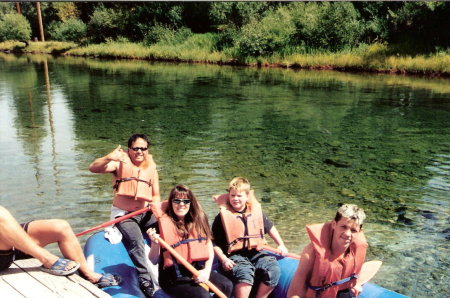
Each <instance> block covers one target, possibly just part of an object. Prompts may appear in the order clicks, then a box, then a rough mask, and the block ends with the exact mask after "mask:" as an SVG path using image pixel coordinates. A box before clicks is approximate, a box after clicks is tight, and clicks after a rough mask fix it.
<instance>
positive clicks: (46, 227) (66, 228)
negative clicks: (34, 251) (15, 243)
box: [27, 219, 102, 283]
mask: <svg viewBox="0 0 450 298" xmlns="http://www.w3.org/2000/svg"><path fill="white" fill-rule="evenodd" d="M27 232H28V235H30V237H31V238H32V239H33V240H34V241H35V242H36V243H38V244H39V245H40V246H42V247H45V246H47V245H48V244H50V243H58V246H59V249H60V251H61V254H62V255H63V256H64V257H65V258H67V259H70V260H74V261H76V262H78V263H79V264H80V269H79V270H80V271H81V273H82V274H83V275H84V276H85V278H86V279H87V280H89V281H90V282H92V283H95V282H97V281H99V280H100V278H101V277H102V275H101V274H100V273H96V272H94V271H93V270H92V269H91V268H90V267H89V265H88V264H87V262H86V258H85V257H84V254H83V251H82V249H81V246H80V243H79V242H78V239H77V237H76V236H75V234H74V233H73V231H72V228H71V226H70V225H69V223H68V222H67V221H65V220H62V219H48V220H35V221H32V222H30V223H29V224H28V231H27Z"/></svg>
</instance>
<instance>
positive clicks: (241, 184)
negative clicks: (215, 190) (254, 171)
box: [228, 177, 250, 193]
mask: <svg viewBox="0 0 450 298" xmlns="http://www.w3.org/2000/svg"><path fill="white" fill-rule="evenodd" d="M232 189H234V190H236V191H238V192H241V191H245V192H246V193H248V192H249V191H250V182H248V180H247V179H245V178H243V177H234V178H233V180H231V181H230V184H229V185H228V192H230V191H231V190H232Z"/></svg>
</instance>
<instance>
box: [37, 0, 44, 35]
mask: <svg viewBox="0 0 450 298" xmlns="http://www.w3.org/2000/svg"><path fill="white" fill-rule="evenodd" d="M36 11H37V18H38V22H39V35H40V37H41V41H45V39H44V27H43V26H42V16H41V3H40V2H36Z"/></svg>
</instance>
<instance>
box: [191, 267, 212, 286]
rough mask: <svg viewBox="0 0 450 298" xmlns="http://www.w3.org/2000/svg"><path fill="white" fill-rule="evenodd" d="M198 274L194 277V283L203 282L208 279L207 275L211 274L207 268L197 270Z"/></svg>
mask: <svg viewBox="0 0 450 298" xmlns="http://www.w3.org/2000/svg"><path fill="white" fill-rule="evenodd" d="M198 272H199V275H198V276H197V277H196V278H195V279H194V281H195V282H196V283H198V284H199V283H205V282H207V281H208V280H209V276H210V275H211V271H210V270H208V269H202V270H199V271H198Z"/></svg>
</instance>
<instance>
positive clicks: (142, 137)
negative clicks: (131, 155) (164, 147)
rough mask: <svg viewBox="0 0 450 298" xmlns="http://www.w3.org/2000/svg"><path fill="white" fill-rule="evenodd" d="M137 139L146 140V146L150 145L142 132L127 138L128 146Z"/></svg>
mask: <svg viewBox="0 0 450 298" xmlns="http://www.w3.org/2000/svg"><path fill="white" fill-rule="evenodd" d="M137 139H143V140H144V141H146V142H147V147H149V146H150V141H149V140H148V138H147V136H146V135H144V134H142V133H135V134H134V135H132V136H131V137H130V138H129V139H128V148H131V145H132V144H133V143H134V141H136V140H137Z"/></svg>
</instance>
